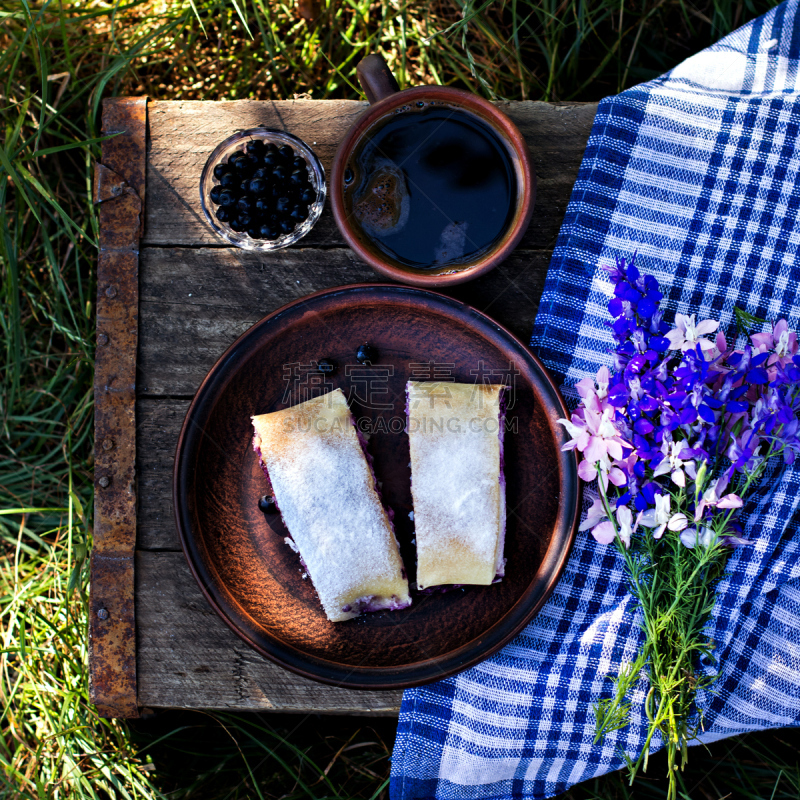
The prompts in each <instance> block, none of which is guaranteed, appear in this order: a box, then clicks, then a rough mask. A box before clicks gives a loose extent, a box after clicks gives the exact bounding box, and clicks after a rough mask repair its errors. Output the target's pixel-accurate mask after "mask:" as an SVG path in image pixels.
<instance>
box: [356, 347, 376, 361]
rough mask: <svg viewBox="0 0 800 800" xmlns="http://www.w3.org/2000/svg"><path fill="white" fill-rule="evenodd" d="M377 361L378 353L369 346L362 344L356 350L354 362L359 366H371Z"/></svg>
mask: <svg viewBox="0 0 800 800" xmlns="http://www.w3.org/2000/svg"><path fill="white" fill-rule="evenodd" d="M377 360H378V351H377V350H376V349H375V348H374V347H373V346H372V345H370V344H362V345H361V346H360V347H359V348H358V350H356V361H358V363H359V364H372V362H373V361H377Z"/></svg>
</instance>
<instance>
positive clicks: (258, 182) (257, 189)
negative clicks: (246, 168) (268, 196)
mask: <svg viewBox="0 0 800 800" xmlns="http://www.w3.org/2000/svg"><path fill="white" fill-rule="evenodd" d="M250 191H251V192H252V193H253V194H259V195H260V194H264V192H266V191H267V182H266V181H265V180H264V179H263V178H251V179H250Z"/></svg>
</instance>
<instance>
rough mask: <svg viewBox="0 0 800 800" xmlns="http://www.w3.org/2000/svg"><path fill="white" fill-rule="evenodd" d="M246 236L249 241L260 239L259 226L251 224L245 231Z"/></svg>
mask: <svg viewBox="0 0 800 800" xmlns="http://www.w3.org/2000/svg"><path fill="white" fill-rule="evenodd" d="M247 235H248V236H249V237H250V238H251V239H260V238H261V231H260V226H256V225H252V224H251V225H250V227H249V228H248V229H247Z"/></svg>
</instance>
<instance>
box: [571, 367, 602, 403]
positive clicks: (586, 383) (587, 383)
mask: <svg viewBox="0 0 800 800" xmlns="http://www.w3.org/2000/svg"><path fill="white" fill-rule="evenodd" d="M610 377H611V376H610V375H609V372H608V367H600V369H599V370H597V375H596V376H595V378H594V380H592V378H584V379H583V380H580V381H578V383H576V384H575V388H576V389H577V390H578V394H579V395H580V396H581V403H582V404H583V405H584V406H586V408H591V409H592V410H593V411H596V412H597V413H599V414H601V413H602V412H603V410H604V409H605V408H606V406H607V405H608V404H607V403H605V402H603V401H604V400H605V399H606V397H608V382H609V379H610ZM595 382H596V385H595Z"/></svg>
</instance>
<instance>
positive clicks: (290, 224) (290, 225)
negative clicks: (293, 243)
mask: <svg viewBox="0 0 800 800" xmlns="http://www.w3.org/2000/svg"><path fill="white" fill-rule="evenodd" d="M278 227H279V228H280V230H281V233H291V232H292V231H293V230H294V220H293V219H287V218H284V219H282V220H281V221H280V224H279V225H278Z"/></svg>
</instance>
